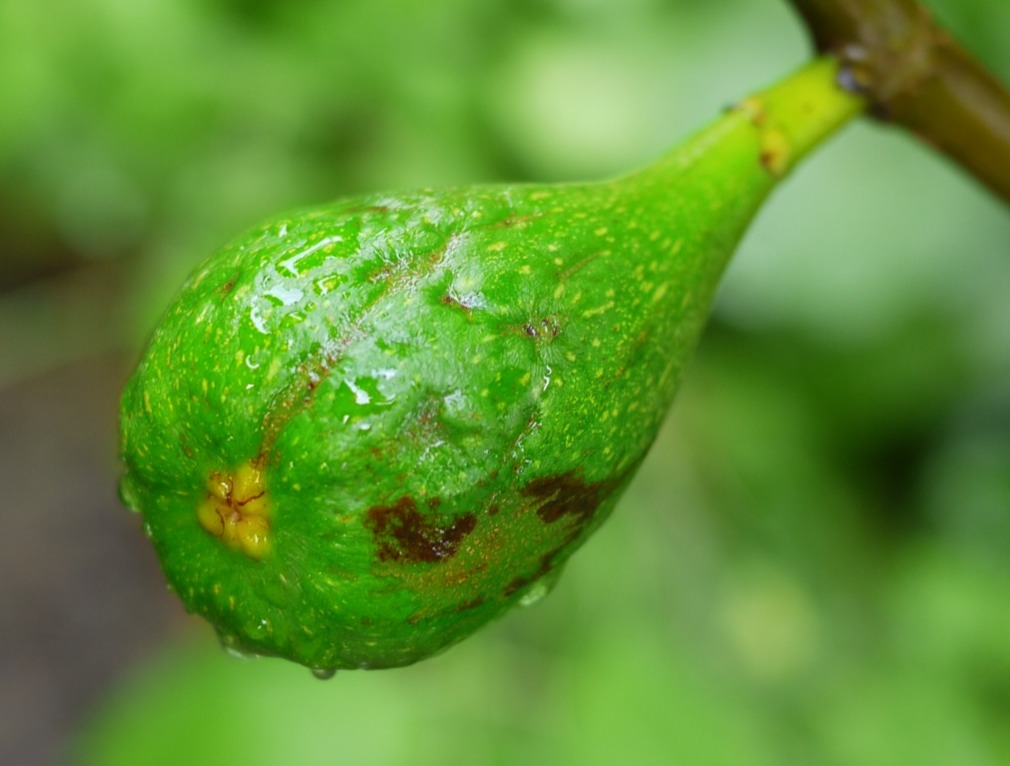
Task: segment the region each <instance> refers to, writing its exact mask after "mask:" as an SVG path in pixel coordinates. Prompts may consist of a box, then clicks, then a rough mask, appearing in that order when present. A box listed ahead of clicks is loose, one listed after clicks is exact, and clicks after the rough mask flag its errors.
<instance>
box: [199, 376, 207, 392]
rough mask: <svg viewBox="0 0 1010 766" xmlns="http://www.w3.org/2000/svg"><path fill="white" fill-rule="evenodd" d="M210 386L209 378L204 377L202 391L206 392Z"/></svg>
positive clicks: (201, 382) (201, 384) (201, 385)
mask: <svg viewBox="0 0 1010 766" xmlns="http://www.w3.org/2000/svg"><path fill="white" fill-rule="evenodd" d="M208 387H209V385H208V383H207V379H206V378H204V379H203V380H201V381H200V390H201V391H203V392H204V393H207V389H208Z"/></svg>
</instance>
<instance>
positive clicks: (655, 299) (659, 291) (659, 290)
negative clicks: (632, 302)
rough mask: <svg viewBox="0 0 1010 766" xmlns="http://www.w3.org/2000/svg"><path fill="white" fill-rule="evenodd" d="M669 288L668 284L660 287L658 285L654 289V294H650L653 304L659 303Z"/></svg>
mask: <svg viewBox="0 0 1010 766" xmlns="http://www.w3.org/2000/svg"><path fill="white" fill-rule="evenodd" d="M669 287H670V285H669V284H662V285H660V286H659V287H658V288H657V289H656V292H654V293H653V294H652V300H653V302H658V301H661V300H662V299H663V296H664V295H666V291H667V289H669Z"/></svg>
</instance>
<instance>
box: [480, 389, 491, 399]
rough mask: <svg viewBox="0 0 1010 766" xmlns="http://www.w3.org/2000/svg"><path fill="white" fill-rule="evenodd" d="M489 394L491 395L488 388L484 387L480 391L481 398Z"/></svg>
mask: <svg viewBox="0 0 1010 766" xmlns="http://www.w3.org/2000/svg"><path fill="white" fill-rule="evenodd" d="M489 396H491V391H490V389H487V388H485V389H484V390H483V391H481V392H480V397H481V399H487V398H488V397H489Z"/></svg>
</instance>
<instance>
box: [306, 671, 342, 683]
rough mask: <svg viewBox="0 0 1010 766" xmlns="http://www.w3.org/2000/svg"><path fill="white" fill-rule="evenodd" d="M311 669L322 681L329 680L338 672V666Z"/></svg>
mask: <svg viewBox="0 0 1010 766" xmlns="http://www.w3.org/2000/svg"><path fill="white" fill-rule="evenodd" d="M309 670H310V671H311V673H312V675H314V676H315V677H316V678H318V679H319V680H320V681H329V680H330V679H331V678H333V676H335V675H336V674H337V669H336V668H309Z"/></svg>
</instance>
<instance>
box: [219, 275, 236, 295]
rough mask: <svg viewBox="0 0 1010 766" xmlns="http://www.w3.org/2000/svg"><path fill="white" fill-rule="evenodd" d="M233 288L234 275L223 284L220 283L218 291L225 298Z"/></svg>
mask: <svg viewBox="0 0 1010 766" xmlns="http://www.w3.org/2000/svg"><path fill="white" fill-rule="evenodd" d="M234 289H235V277H232V278H231V279H229V280H228V281H227V282H225V283H224V284H223V285H221V289H220V290H219V292H220V293H221V297H222V298H227V297H228V295H229V294H230V293H231V291H232V290H234Z"/></svg>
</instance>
